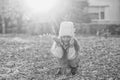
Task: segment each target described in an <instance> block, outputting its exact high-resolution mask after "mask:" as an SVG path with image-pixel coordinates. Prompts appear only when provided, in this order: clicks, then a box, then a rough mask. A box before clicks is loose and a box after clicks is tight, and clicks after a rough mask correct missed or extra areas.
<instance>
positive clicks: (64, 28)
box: [59, 21, 75, 37]
mask: <svg viewBox="0 0 120 80" xmlns="http://www.w3.org/2000/svg"><path fill="white" fill-rule="evenodd" d="M74 32H75V28H74V24H73V22H70V21H64V22H62V23H61V24H60V30H59V37H61V36H71V37H74V35H75V33H74Z"/></svg>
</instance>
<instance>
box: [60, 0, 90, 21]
mask: <svg viewBox="0 0 120 80" xmlns="http://www.w3.org/2000/svg"><path fill="white" fill-rule="evenodd" d="M64 2H65V3H66V4H65V5H64V6H62V7H63V8H62V9H64V13H63V14H62V20H70V21H73V22H76V23H89V22H90V18H89V14H88V6H89V4H88V2H87V0H64ZM62 11H63V10H62Z"/></svg>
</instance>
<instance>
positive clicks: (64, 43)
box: [51, 21, 79, 75]
mask: <svg viewBox="0 0 120 80" xmlns="http://www.w3.org/2000/svg"><path fill="white" fill-rule="evenodd" d="M74 32H75V29H74V24H73V23H72V22H67V21H66V22H62V23H61V25H60V30H59V36H58V38H54V43H53V45H52V48H51V52H52V54H53V55H54V56H55V57H56V58H58V60H59V62H60V64H61V65H62V66H64V67H66V68H70V69H71V73H72V74H73V75H75V74H76V71H77V67H78V51H79V45H78V42H77V40H76V39H75V33H74Z"/></svg>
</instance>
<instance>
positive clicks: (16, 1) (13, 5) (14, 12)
mask: <svg viewBox="0 0 120 80" xmlns="http://www.w3.org/2000/svg"><path fill="white" fill-rule="evenodd" d="M23 11H24V8H23V6H22V2H21V1H20V0H0V18H1V24H2V33H6V27H7V24H8V23H9V22H10V23H14V22H15V20H17V21H16V22H17V23H19V22H20V19H22V15H23Z"/></svg>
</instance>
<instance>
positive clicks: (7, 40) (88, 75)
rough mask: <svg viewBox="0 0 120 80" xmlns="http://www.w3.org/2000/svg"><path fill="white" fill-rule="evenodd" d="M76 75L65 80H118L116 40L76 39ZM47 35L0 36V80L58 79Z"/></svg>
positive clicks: (119, 50) (119, 67)
mask: <svg viewBox="0 0 120 80" xmlns="http://www.w3.org/2000/svg"><path fill="white" fill-rule="evenodd" d="M77 38H78V41H79V44H80V52H79V59H80V61H79V68H78V74H77V75H76V76H74V77H72V78H69V79H68V80H120V38H107V39H105V38H102V37H101V38H100V37H77ZM52 42H53V41H52V39H51V37H50V36H42V37H41V36H29V35H0V80H62V79H65V78H66V76H65V75H61V76H56V73H57V71H58V68H59V67H60V66H59V64H58V61H57V59H56V58H54V57H53V56H52V55H51V54H50V51H49V50H50V47H51V45H52Z"/></svg>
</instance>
